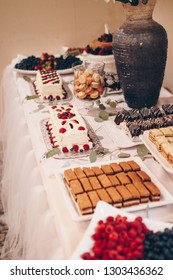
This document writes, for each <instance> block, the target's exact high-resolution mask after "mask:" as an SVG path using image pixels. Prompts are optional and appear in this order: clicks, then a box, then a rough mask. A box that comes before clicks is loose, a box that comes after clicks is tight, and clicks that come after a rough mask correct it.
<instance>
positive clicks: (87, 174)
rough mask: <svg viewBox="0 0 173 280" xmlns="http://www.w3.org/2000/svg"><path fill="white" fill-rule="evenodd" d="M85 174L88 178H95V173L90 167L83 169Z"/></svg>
mask: <svg viewBox="0 0 173 280" xmlns="http://www.w3.org/2000/svg"><path fill="white" fill-rule="evenodd" d="M83 172H84V173H85V175H86V177H91V176H94V175H95V174H94V171H93V170H92V169H91V168H90V167H83Z"/></svg>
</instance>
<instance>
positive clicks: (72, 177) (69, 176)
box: [64, 169, 77, 184]
mask: <svg viewBox="0 0 173 280" xmlns="http://www.w3.org/2000/svg"><path fill="white" fill-rule="evenodd" d="M64 179H65V181H66V182H67V184H69V182H70V181H72V180H75V179H77V176H76V174H75V173H74V171H73V170H72V169H66V170H65V171H64Z"/></svg>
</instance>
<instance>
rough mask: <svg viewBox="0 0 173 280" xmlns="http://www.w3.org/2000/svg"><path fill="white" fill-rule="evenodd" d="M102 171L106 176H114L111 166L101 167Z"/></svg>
mask: <svg viewBox="0 0 173 280" xmlns="http://www.w3.org/2000/svg"><path fill="white" fill-rule="evenodd" d="M101 169H102V170H103V173H105V174H106V175H111V174H114V171H113V169H112V168H111V166H110V165H109V164H104V165H101Z"/></svg>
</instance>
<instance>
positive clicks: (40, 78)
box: [35, 70, 63, 98]
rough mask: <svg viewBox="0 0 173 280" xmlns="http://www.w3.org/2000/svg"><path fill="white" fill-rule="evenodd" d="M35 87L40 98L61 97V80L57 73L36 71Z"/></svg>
mask: <svg viewBox="0 0 173 280" xmlns="http://www.w3.org/2000/svg"><path fill="white" fill-rule="evenodd" d="M35 85H36V88H37V90H38V91H39V94H40V95H41V97H43V98H44V97H48V96H50V95H52V96H53V97H56V96H60V97H63V90H62V80H61V77H60V75H59V73H58V71H49V72H41V71H39V70H38V71H37V74H36V80H35Z"/></svg>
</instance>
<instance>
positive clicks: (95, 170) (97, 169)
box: [91, 166, 103, 176]
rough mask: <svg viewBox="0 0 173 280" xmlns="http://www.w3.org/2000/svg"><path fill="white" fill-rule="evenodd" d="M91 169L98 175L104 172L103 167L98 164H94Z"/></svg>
mask: <svg viewBox="0 0 173 280" xmlns="http://www.w3.org/2000/svg"><path fill="white" fill-rule="evenodd" d="M91 169H92V171H93V172H94V174H95V175H96V176H98V175H101V174H103V171H102V170H101V168H99V167H97V166H93V167H92V168H91Z"/></svg>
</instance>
